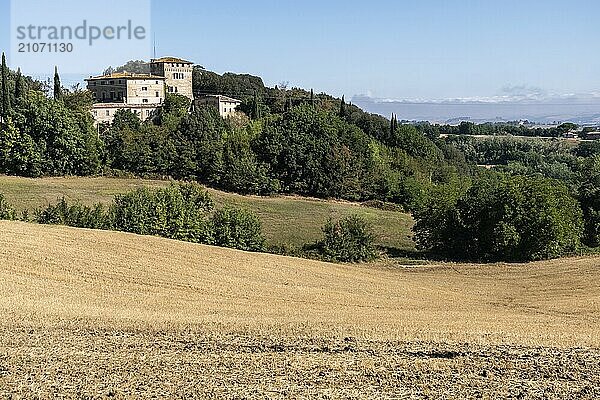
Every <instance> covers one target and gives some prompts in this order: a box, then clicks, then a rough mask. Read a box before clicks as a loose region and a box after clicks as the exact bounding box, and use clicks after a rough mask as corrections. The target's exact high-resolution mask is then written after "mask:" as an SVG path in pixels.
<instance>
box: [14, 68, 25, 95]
mask: <svg viewBox="0 0 600 400" xmlns="http://www.w3.org/2000/svg"><path fill="white" fill-rule="evenodd" d="M24 85H25V82H24V81H23V75H22V74H21V68H19V69H18V70H17V77H16V78H15V100H20V99H21V98H22V97H23V95H24V93H25V87H24Z"/></svg>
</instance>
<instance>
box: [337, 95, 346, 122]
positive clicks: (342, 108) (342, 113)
mask: <svg viewBox="0 0 600 400" xmlns="http://www.w3.org/2000/svg"><path fill="white" fill-rule="evenodd" d="M339 115H340V118H342V119H344V118H346V99H345V98H344V96H342V101H341V102H340V114H339Z"/></svg>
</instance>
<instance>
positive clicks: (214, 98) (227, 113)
mask: <svg viewBox="0 0 600 400" xmlns="http://www.w3.org/2000/svg"><path fill="white" fill-rule="evenodd" d="M194 104H195V105H196V106H197V107H198V106H212V107H216V108H217V110H219V114H220V115H221V117H223V118H227V117H233V116H234V115H235V113H236V108H237V107H238V106H240V105H241V104H242V102H241V101H240V100H237V99H233V98H231V97H227V96H220V95H204V96H200V97H198V98H197V99H196V100H195V101H194Z"/></svg>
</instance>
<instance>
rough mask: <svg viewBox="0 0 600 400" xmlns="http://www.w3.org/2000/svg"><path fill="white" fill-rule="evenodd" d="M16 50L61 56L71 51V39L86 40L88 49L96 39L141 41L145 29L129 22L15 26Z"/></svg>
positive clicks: (85, 21) (144, 34) (84, 22)
mask: <svg viewBox="0 0 600 400" xmlns="http://www.w3.org/2000/svg"><path fill="white" fill-rule="evenodd" d="M16 30H17V35H16V37H17V39H18V40H19V42H18V43H17V46H18V51H19V52H20V53H22V52H33V53H43V52H49V53H52V52H54V53H59V52H60V53H65V52H72V51H73V40H80V41H86V43H87V44H88V45H89V46H92V45H93V44H94V42H96V41H97V40H102V39H105V40H121V39H125V40H144V39H146V35H147V32H146V28H145V27H143V26H134V24H133V22H132V21H131V20H129V21H127V25H119V26H96V25H90V24H88V21H87V20H83V23H82V24H81V25H79V26H76V27H72V26H69V25H64V26H52V25H50V26H39V25H28V26H24V25H22V26H18V27H17V28H16Z"/></svg>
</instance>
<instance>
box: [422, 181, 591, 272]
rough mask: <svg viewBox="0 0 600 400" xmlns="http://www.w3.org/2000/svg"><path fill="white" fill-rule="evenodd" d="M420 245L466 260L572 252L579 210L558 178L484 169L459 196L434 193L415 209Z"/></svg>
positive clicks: (530, 257)
mask: <svg viewBox="0 0 600 400" xmlns="http://www.w3.org/2000/svg"><path fill="white" fill-rule="evenodd" d="M416 220H417V224H416V226H415V234H416V239H417V243H418V244H419V246H420V247H421V248H424V249H428V250H432V251H434V252H437V253H439V254H441V255H444V256H447V257H451V258H457V259H470V260H485V261H493V260H505V261H531V260H543V259H549V258H556V257H560V256H564V255H568V254H571V253H573V252H574V251H576V250H577V249H578V247H579V246H580V238H581V236H582V234H583V219H582V211H581V208H580V207H579V204H578V203H577V201H576V200H575V199H574V198H573V197H572V196H571V195H570V193H569V190H568V189H567V187H566V186H565V185H564V184H562V183H561V182H558V181H555V180H551V179H546V178H528V177H523V176H507V175H502V174H488V175H485V176H484V177H482V178H479V179H478V180H476V181H475V182H474V184H473V186H472V187H471V188H470V189H469V190H468V191H467V192H466V193H465V194H462V195H460V196H456V195H453V196H445V197H437V198H434V199H432V201H431V202H430V203H429V204H428V205H427V206H426V207H425V208H424V209H423V210H421V212H419V213H417V214H416Z"/></svg>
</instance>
